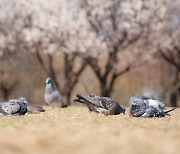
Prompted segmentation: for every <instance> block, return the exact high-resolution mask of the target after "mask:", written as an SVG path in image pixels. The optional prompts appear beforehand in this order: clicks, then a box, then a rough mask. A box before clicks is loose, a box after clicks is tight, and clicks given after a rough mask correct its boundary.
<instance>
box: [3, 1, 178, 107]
mask: <svg viewBox="0 0 180 154" xmlns="http://www.w3.org/2000/svg"><path fill="white" fill-rule="evenodd" d="M179 6H180V4H179V2H178V1H175V0H172V1H169V0H159V1H156V0H151V1H143V0H137V1H132V0H114V1H112V0H107V1H103V0H75V1H71V0H51V1H47V0H29V1H26V0H21V1H17V0H11V1H8V0H0V40H1V41H0V97H1V100H7V99H10V98H13V97H18V96H24V97H27V98H28V100H30V101H31V103H34V104H37V103H43V102H44V100H43V93H44V86H45V78H46V77H48V76H51V77H52V78H53V80H54V82H55V85H56V87H57V88H58V90H59V91H60V92H61V93H62V94H63V96H64V98H65V100H66V101H67V102H68V103H69V104H71V103H72V97H73V96H74V95H75V94H76V93H97V94H99V95H102V96H113V97H114V98H116V99H118V100H119V101H121V102H122V104H127V101H128V99H129V97H130V96H131V95H134V94H142V93H143V92H145V91H150V93H151V94H154V95H156V97H158V96H159V97H160V98H161V99H162V101H166V102H169V103H170V104H171V106H177V105H178V101H179V99H180V94H179V93H180V75H179V70H180V47H179V44H180V40H179V38H180V36H179V34H180V10H179V8H180V7H179ZM97 87H98V88H97ZM152 91H153V92H152Z"/></svg>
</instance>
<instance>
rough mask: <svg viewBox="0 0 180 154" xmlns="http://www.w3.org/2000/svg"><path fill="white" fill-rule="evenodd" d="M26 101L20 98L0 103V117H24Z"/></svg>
mask: <svg viewBox="0 0 180 154" xmlns="http://www.w3.org/2000/svg"><path fill="white" fill-rule="evenodd" d="M27 105H28V103H27V101H26V99H25V98H23V97H21V98H19V99H13V100H9V101H7V102H2V103H0V115H24V114H25V113H26V112H27Z"/></svg>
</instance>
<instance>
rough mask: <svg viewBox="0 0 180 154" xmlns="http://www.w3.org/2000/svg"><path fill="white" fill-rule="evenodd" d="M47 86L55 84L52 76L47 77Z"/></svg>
mask: <svg viewBox="0 0 180 154" xmlns="http://www.w3.org/2000/svg"><path fill="white" fill-rule="evenodd" d="M46 86H53V80H52V79H51V78H47V79H46Z"/></svg>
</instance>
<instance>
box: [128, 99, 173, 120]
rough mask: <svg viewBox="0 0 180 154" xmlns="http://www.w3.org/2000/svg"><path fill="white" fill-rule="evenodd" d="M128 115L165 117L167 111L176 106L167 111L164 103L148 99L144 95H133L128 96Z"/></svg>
mask: <svg viewBox="0 0 180 154" xmlns="http://www.w3.org/2000/svg"><path fill="white" fill-rule="evenodd" d="M129 103H130V111H129V112H130V115H131V116H133V117H145V118H146V117H165V116H166V115H170V114H168V113H169V112H171V111H173V110H174V109H176V108H173V109H171V110H168V111H164V110H165V105H164V103H162V102H160V101H158V100H153V99H149V98H147V97H144V96H133V97H131V98H130V101H129Z"/></svg>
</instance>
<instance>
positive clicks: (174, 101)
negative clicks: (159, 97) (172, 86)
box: [170, 91, 177, 107]
mask: <svg viewBox="0 0 180 154" xmlns="http://www.w3.org/2000/svg"><path fill="white" fill-rule="evenodd" d="M170 104H171V106H172V107H177V91H175V92H172V93H171V94H170Z"/></svg>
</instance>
